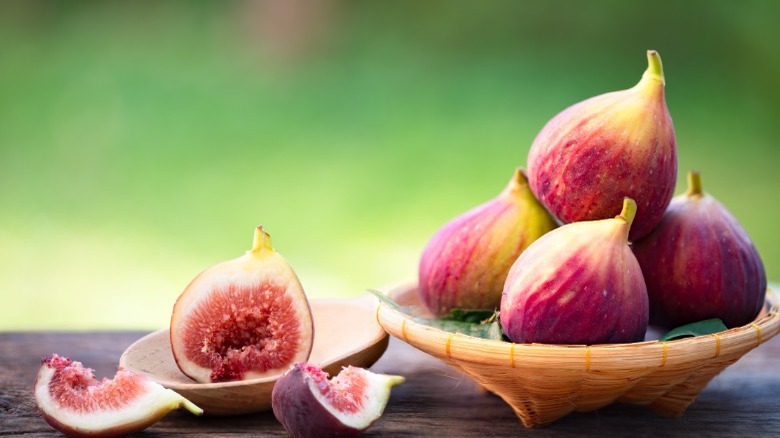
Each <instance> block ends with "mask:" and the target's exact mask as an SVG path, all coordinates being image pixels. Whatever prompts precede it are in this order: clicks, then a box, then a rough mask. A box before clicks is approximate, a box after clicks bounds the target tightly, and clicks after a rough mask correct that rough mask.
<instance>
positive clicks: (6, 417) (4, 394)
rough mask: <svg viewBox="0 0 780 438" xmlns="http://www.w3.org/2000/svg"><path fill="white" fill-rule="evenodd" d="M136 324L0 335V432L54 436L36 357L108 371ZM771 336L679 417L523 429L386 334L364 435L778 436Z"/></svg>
mask: <svg viewBox="0 0 780 438" xmlns="http://www.w3.org/2000/svg"><path fill="white" fill-rule="evenodd" d="M144 334H145V333H141V332H90V333H51V332H25V333H0V436H15V435H24V436H25V437H31V436H58V433H57V432H56V431H54V430H53V429H51V428H50V427H49V426H48V425H47V424H46V423H45V422H44V421H43V419H42V418H41V417H40V416H39V415H38V413H37V412H36V407H35V401H34V400H33V395H32V385H33V381H34V379H35V375H36V373H37V370H38V367H39V366H40V360H41V357H42V356H45V355H48V354H51V353H58V354H60V355H65V356H68V357H71V358H73V359H75V360H79V361H81V362H83V363H84V364H85V365H86V366H89V367H92V368H95V370H96V371H97V375H98V376H99V377H100V376H106V375H113V373H114V371H115V369H116V366H117V363H118V361H119V356H120V354H121V353H122V351H124V349H125V348H126V347H127V346H128V345H130V344H131V343H132V342H133V341H135V340H136V339H138V338H140V337H141V336H142V335H144ZM778 368H780V336H779V337H776V338H774V339H772V340H771V341H769V342H767V343H765V344H763V345H761V346H760V347H759V348H757V349H756V350H753V351H752V352H750V353H748V354H747V355H746V356H745V357H743V358H742V359H741V360H740V361H739V362H737V363H736V364H734V365H732V366H731V367H729V368H727V369H726V371H724V372H723V373H722V374H721V375H719V376H718V377H716V378H715V379H714V380H713V381H712V382H710V384H709V386H708V387H707V388H706V389H705V390H704V392H702V393H701V395H700V396H699V398H698V399H697V400H696V402H694V403H693V405H691V406H690V407H689V408H688V411H687V412H686V413H685V414H684V415H683V416H682V417H680V418H667V417H663V416H660V415H658V414H656V413H654V412H653V411H651V410H649V409H647V408H645V407H641V406H630V405H621V404H614V405H611V406H609V407H606V408H604V409H601V410H599V411H596V412H591V413H583V414H572V415H569V416H567V417H565V418H563V419H561V420H559V421H557V422H555V423H553V424H551V425H549V426H546V427H543V428H540V429H534V430H528V429H525V428H524V427H523V426H522V425H521V424H520V422H519V421H518V419H517V418H516V417H515V415H514V413H513V412H512V410H511V409H510V408H509V406H507V405H506V404H505V403H504V402H503V401H502V400H501V399H499V398H498V397H496V396H494V395H491V394H489V393H485V392H483V391H482V390H480V389H479V388H478V387H477V386H476V385H475V384H474V383H473V382H472V381H471V380H470V379H469V378H467V377H465V376H464V375H462V374H460V373H458V372H456V371H454V370H453V369H452V368H449V367H448V366H446V365H444V364H442V363H441V362H439V361H438V360H436V359H434V358H433V357H431V356H428V355H427V354H425V353H422V352H420V351H417V350H415V349H413V348H412V347H409V346H408V345H406V344H404V343H402V342H400V341H398V340H396V339H391V342H390V346H389V348H388V350H387V352H386V353H385V355H384V356H383V357H382V359H380V361H379V362H377V363H376V365H374V367H373V368H372V369H373V370H375V371H379V372H385V373H393V374H402V375H405V376H406V378H407V382H406V383H405V384H403V385H401V386H399V387H397V388H395V389H394V390H393V395H392V397H391V399H390V403H389V404H388V407H387V410H386V411H385V414H384V416H383V417H382V418H381V419H380V420H379V421H378V422H377V423H376V424H375V425H374V427H372V428H371V429H369V431H368V433H367V434H366V435H367V436H426V437H436V436H444V437H450V438H455V437H461V436H463V437H465V436H470V437H473V436H534V437H547V436H556V437H559V436H599V437H611V436H628V435H631V436H648V435H653V436H686V437H688V436H718V437H720V436H751V437H765V436H780V372H779V371H778ZM250 434H251V435H252V436H286V433H285V431H284V429H282V427H281V425H279V423H277V422H276V420H275V419H274V416H273V414H272V413H270V412H264V413H258V414H253V415H244V416H240V417H223V418H208V417H194V416H192V415H190V414H189V413H185V412H173V413H171V414H169V415H168V416H167V417H165V418H164V419H163V420H162V421H160V422H159V423H157V424H155V425H154V426H152V427H150V428H149V429H146V430H145V431H144V432H143V433H140V434H138V436H139V437H141V436H144V437H155V436H158V437H162V436H193V437H195V436H200V437H209V438H213V437H216V436H243V435H250Z"/></svg>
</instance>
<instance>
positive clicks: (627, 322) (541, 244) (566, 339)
mask: <svg viewBox="0 0 780 438" xmlns="http://www.w3.org/2000/svg"><path fill="white" fill-rule="evenodd" d="M636 209H637V207H636V203H634V201H633V200H632V199H631V198H625V200H624V202H623V210H622V211H621V212H620V214H619V215H618V216H616V217H615V218H614V219H602V220H598V221H585V222H575V223H572V224H568V225H564V226H562V227H560V228H557V229H555V230H553V231H551V232H549V233H547V234H545V235H544V236H542V237H541V238H540V239H539V240H537V241H536V242H534V243H533V244H531V246H529V247H528V249H526V250H525V252H523V253H522V254H521V255H520V257H519V258H518V259H517V261H516V262H515V264H514V265H512V269H511V270H510V271H509V276H508V277H507V279H506V284H505V285H504V293H503V296H502V297H501V310H500V314H499V317H500V320H501V326H502V328H503V330H504V333H505V334H506V335H507V337H508V338H509V339H510V340H512V341H513V342H529V343H530V342H539V343H548V344H602V343H620V342H635V341H641V340H643V339H644V337H645V332H646V331H647V321H648V302H647V288H646V286H645V282H644V279H643V278H642V272H641V271H640V269H639V263H637V261H636V257H634V254H633V253H632V252H631V249H630V248H629V246H628V234H629V230H630V228H631V223H632V221H633V219H634V216H635V214H636Z"/></svg>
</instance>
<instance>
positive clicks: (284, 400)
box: [271, 365, 362, 438]
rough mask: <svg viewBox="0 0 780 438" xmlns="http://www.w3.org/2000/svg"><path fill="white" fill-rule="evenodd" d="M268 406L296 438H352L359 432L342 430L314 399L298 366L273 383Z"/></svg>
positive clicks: (342, 425)
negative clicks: (269, 405) (270, 406)
mask: <svg viewBox="0 0 780 438" xmlns="http://www.w3.org/2000/svg"><path fill="white" fill-rule="evenodd" d="M271 405H272V407H273V411H274V416H275V417H276V419H277V420H279V422H280V423H282V425H283V426H284V428H285V429H287V431H288V432H289V433H290V434H291V435H292V436H293V437H295V438H328V437H351V436H358V435H360V433H361V432H362V430H359V429H355V428H352V427H348V426H345V425H344V424H343V423H341V421H339V420H338V419H337V418H335V417H334V416H333V415H331V414H330V412H328V411H327V410H326V409H325V408H324V407H323V406H322V405H321V404H320V403H319V402H318V401H317V399H315V398H314V396H313V395H312V393H311V391H310V390H309V386H308V384H307V383H306V377H305V376H304V373H303V372H302V371H301V368H300V367H299V366H297V365H296V366H293V367H292V368H291V369H290V371H288V372H287V373H286V374H285V375H284V376H282V377H281V378H280V379H279V380H277V381H276V384H275V385H274V389H273V392H272V394H271Z"/></svg>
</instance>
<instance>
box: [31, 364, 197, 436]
mask: <svg viewBox="0 0 780 438" xmlns="http://www.w3.org/2000/svg"><path fill="white" fill-rule="evenodd" d="M35 402H36V403H37V404H38V408H39V409H40V411H41V413H42V414H43V418H44V419H45V420H46V422H47V423H49V424H50V425H51V426H52V427H53V428H55V429H57V430H59V431H60V432H62V433H64V434H66V435H68V436H74V437H115V436H124V435H127V434H130V433H134V432H138V431H140V430H142V429H145V428H147V427H149V426H150V425H152V424H153V423H155V422H156V421H157V420H159V419H160V418H162V417H164V416H165V414H167V413H168V412H170V411H172V410H174V409H178V408H180V407H184V408H185V409H187V410H188V411H190V412H192V413H193V414H195V415H201V414H202V413H203V410H201V409H200V408H199V407H197V406H195V405H194V404H193V403H192V402H190V401H189V400H187V399H185V398H184V397H182V396H180V395H179V394H177V393H175V392H173V391H171V390H170V389H165V388H163V387H162V386H161V385H160V384H158V383H156V382H153V381H151V380H149V379H148V378H147V377H145V376H143V375H141V374H136V373H134V372H132V371H130V370H119V371H117V373H116V376H115V377H114V378H113V379H108V378H105V379H103V380H102V381H98V380H97V379H95V374H94V371H93V370H92V369H90V368H84V366H83V365H82V364H81V362H74V361H71V360H70V359H67V358H64V357H60V356H58V355H56V354H54V355H52V356H49V357H47V358H45V359H43V364H42V365H41V368H40V370H39V371H38V377H37V379H36V380H35Z"/></svg>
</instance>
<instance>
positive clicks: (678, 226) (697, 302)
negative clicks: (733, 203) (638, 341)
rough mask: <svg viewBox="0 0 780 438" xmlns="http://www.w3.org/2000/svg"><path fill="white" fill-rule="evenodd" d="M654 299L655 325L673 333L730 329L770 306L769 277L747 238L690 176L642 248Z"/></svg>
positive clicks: (698, 178)
mask: <svg viewBox="0 0 780 438" xmlns="http://www.w3.org/2000/svg"><path fill="white" fill-rule="evenodd" d="M634 254H636V257H637V259H638V260H639V265H640V266H641V267H642V272H643V273H644V276H645V282H646V283H647V292H648V294H649V297H650V320H651V322H652V323H653V324H658V325H661V326H664V327H668V328H672V327H676V326H679V325H683V324H687V323H691V322H696V321H701V320H704V319H710V318H720V319H721V320H723V323H724V324H725V325H726V326H727V327H730V328H731V327H738V326H741V325H744V324H747V323H749V322H750V321H752V320H753V319H754V318H755V317H756V315H758V312H759V311H760V310H761V306H762V304H763V302H764V295H765V293H766V286H767V284H766V283H767V281H766V272H765V271H764V264H763V263H762V262H761V257H760V256H759V255H758V251H757V250H756V247H755V246H754V245H753V242H752V241H751V240H750V237H749V236H748V234H747V232H746V231H745V229H744V228H742V226H741V225H740V224H739V222H738V221H737V220H736V219H735V218H734V216H732V214H731V213H730V212H729V211H728V210H727V209H726V207H724V206H723V205H722V204H721V203H720V202H718V200H717V199H715V198H714V197H712V196H711V195H709V194H707V193H705V192H703V191H702V186H701V176H700V175H699V173H698V172H695V171H692V172H690V173H689V174H688V191H687V193H685V194H682V195H679V196H677V197H675V198H674V199H673V200H672V203H671V204H670V205H669V209H668V210H666V214H665V215H664V217H663V220H662V221H661V223H660V224H659V225H658V227H657V228H656V229H655V230H653V232H652V233H650V234H649V235H648V236H647V237H645V238H644V239H642V240H640V241H638V242H636V244H635V245H634Z"/></svg>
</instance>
